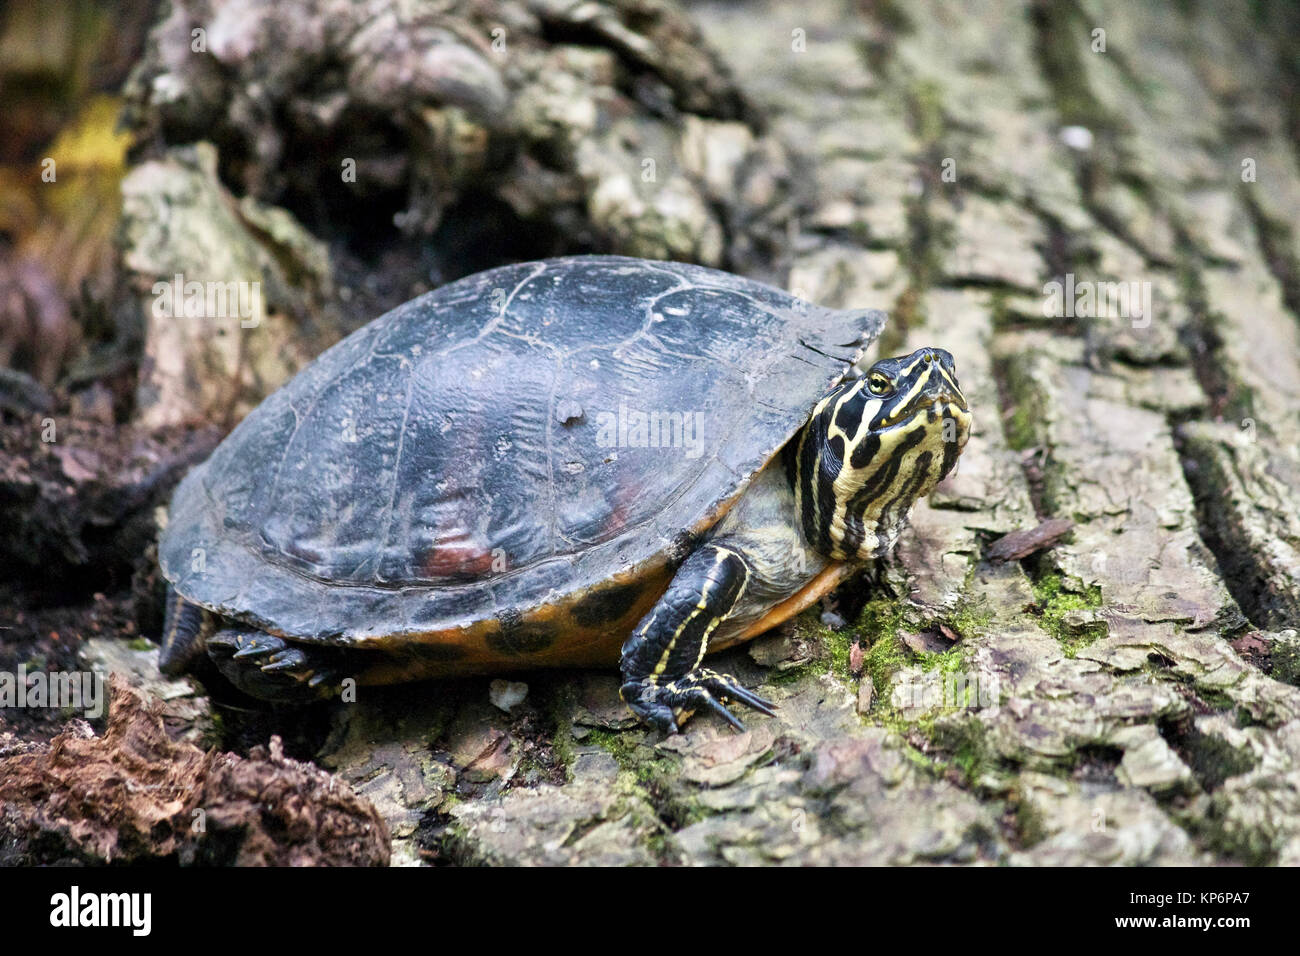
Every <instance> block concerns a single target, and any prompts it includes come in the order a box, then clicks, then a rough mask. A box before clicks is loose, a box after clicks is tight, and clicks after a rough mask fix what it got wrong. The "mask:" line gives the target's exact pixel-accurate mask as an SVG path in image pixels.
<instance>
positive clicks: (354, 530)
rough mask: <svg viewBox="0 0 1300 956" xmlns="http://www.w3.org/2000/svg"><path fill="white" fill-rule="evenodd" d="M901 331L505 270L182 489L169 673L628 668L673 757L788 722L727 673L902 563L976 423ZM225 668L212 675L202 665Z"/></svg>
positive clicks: (686, 270) (283, 680) (471, 283)
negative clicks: (908, 538)
mask: <svg viewBox="0 0 1300 956" xmlns="http://www.w3.org/2000/svg"><path fill="white" fill-rule="evenodd" d="M885 322H886V316H885V314H884V313H883V312H881V311H879V310H874V309H832V308H825V307H821V306H818V305H814V304H812V303H810V302H806V301H803V300H802V299H799V298H797V297H796V296H794V295H792V294H790V293H787V292H785V291H783V290H781V289H779V288H776V287H774V286H771V285H768V284H765V283H762V282H759V281H756V280H753V279H748V278H743V277H740V276H736V275H732V274H729V273H727V272H724V271H720V270H716V269H711V268H707V267H704V266H699V265H692V264H685V263H676V262H666V261H652V260H642V259H634V258H628V257H623V256H604V255H582V256H571V257H563V258H555V259H546V260H541V261H537V262H526V263H519V264H513V265H506V266H502V267H500V268H496V269H492V270H489V271H486V272H482V273H479V274H476V275H471V276H469V277H467V278H463V279H459V280H457V281H454V282H451V283H449V284H447V285H444V286H442V287H440V288H438V289H435V290H434V291H431V292H428V293H426V294H424V295H421V296H419V297H418V298H415V299H412V300H411V301H409V302H407V303H405V304H403V305H400V306H398V307H397V308H395V309H393V310H392V311H390V312H388V313H386V314H384V315H383V316H381V317H379V318H378V319H375V320H374V321H372V322H370V323H369V324H367V325H365V326H363V327H361V328H360V329H358V330H357V331H355V332H354V333H352V334H351V335H349V336H347V337H346V338H344V339H342V340H341V341H340V342H338V343H337V344H335V345H334V346H332V347H331V348H329V349H328V350H326V351H325V352H323V353H322V354H321V355H320V356H319V357H318V358H316V359H315V360H314V361H313V362H312V363H310V364H309V365H308V366H306V367H305V368H303V369H302V370H301V371H300V372H299V373H298V374H297V375H296V376H295V377H293V378H292V379H291V380H290V381H289V382H288V383H287V384H285V385H284V386H282V387H281V388H280V389H279V390H277V391H275V392H274V393H272V394H271V395H270V396H269V397H267V398H266V399H265V400H264V401H263V402H262V403H261V404H260V405H258V406H257V407H256V408H255V409H254V410H253V411H252V412H251V413H249V414H248V415H247V417H245V418H244V420H243V421H242V422H240V423H239V424H238V426H236V427H235V428H234V429H233V431H231V433H230V434H229V435H228V436H227V437H226V438H225V440H224V441H223V442H222V443H221V444H220V445H219V446H218V447H217V448H216V449H215V450H214V451H213V453H212V454H211V456H210V457H209V458H208V459H207V460H206V461H204V462H202V463H201V464H199V465H197V466H196V467H194V468H193V469H192V470H191V471H190V472H189V473H188V474H187V475H186V477H185V478H184V480H183V481H182V482H181V483H180V484H179V485H178V487H177V489H176V491H175V493H174V495H173V497H172V500H171V504H170V509H169V512H168V515H167V519H166V524H165V527H164V529H163V531H162V533H161V536H160V539H159V565H160V568H161V571H162V575H163V577H165V579H166V582H167V597H166V609H165V622H164V631H163V634H162V639H161V645H162V646H161V653H160V658H159V660H160V668H161V670H162V671H163V672H164V673H166V674H169V675H175V674H180V673H182V672H185V671H188V670H193V669H195V667H196V666H197V665H198V664H199V663H200V661H201V660H202V659H203V656H204V655H205V654H206V656H207V658H209V659H210V660H211V661H212V662H213V663H215V665H216V669H217V670H218V671H220V673H221V674H222V675H224V677H225V678H226V679H228V680H229V681H230V682H231V683H233V684H234V685H235V686H236V687H237V688H239V689H240V690H241V691H243V692H245V693H247V694H249V695H252V696H254V697H257V698H262V699H264V700H270V701H290V702H293V701H303V700H310V699H314V698H319V697H329V696H333V695H336V694H339V693H340V689H341V688H351V689H352V690H353V691H355V688H356V687H358V686H362V685H372V684H386V683H398V682H403V681H410V680H422V679H427V678H436V677H450V676H457V675H468V674H486V673H496V672H517V671H523V670H529V669H533V668H544V667H611V668H612V666H613V665H615V664H618V665H619V666H620V668H621V674H622V682H621V686H620V690H619V694H620V697H621V698H622V700H623V701H624V702H625V704H626V705H627V706H628V708H630V710H631V711H632V713H633V714H635V715H636V717H638V718H640V719H641V720H642V721H643V722H645V723H647V724H649V725H651V726H653V727H655V728H658V729H660V730H662V731H664V732H666V733H673V732H676V731H678V730H679V729H680V727H681V726H682V724H683V722H684V721H685V720H686V719H688V718H689V717H690V716H691V715H692V714H694V713H696V712H699V711H702V710H708V711H712V712H714V713H716V714H718V715H719V717H721V719H723V720H725V721H727V722H728V723H729V724H731V725H732V726H733V727H735V728H737V729H740V728H742V727H743V724H742V723H741V722H740V720H739V719H738V718H737V717H736V716H735V714H733V713H732V712H731V709H730V707H729V705H731V704H732V703H733V702H734V703H737V704H741V705H744V706H746V707H749V708H752V709H754V710H756V711H759V712H762V713H766V714H771V713H773V704H772V703H771V702H770V701H767V700H765V699H763V698H762V697H760V696H758V695H757V694H755V693H753V692H752V691H750V690H749V689H747V688H746V687H744V686H742V685H741V683H740V682H739V681H737V680H736V679H734V678H733V677H730V676H728V675H725V674H721V673H718V672H716V671H714V670H712V669H710V668H708V667H706V666H704V657H705V654H706V653H711V652H714V651H718V650H722V649H724V648H726V647H729V646H732V645H734V644H737V643H738V642H741V641H745V640H748V639H750V638H752V637H754V636H756V635H758V634H761V633H763V632H764V631H767V630H769V629H770V628H772V627H774V626H776V625H777V624H779V623H781V622H782V621H785V620H786V619H788V618H790V617H791V616H793V615H795V614H797V613H798V612H800V611H801V610H803V609H804V608H806V607H808V606H809V605H810V604H812V603H814V602H815V601H817V600H818V599H819V598H820V597H822V596H823V595H825V594H826V593H827V592H829V591H830V590H831V589H833V588H835V587H836V586H837V585H838V584H839V583H840V582H842V581H844V580H845V579H846V577H847V576H848V575H849V574H850V573H852V572H853V571H854V570H855V569H857V568H859V567H860V566H862V565H863V563H864V562H869V561H873V560H875V559H879V558H882V557H884V556H887V555H888V553H889V552H890V550H891V549H892V547H893V545H894V543H895V541H896V540H897V538H898V536H899V534H900V532H901V531H902V529H903V528H904V526H905V525H906V522H907V520H908V515H909V513H910V511H911V508H912V506H913V504H914V503H915V502H916V501H917V500H918V499H920V498H922V497H924V496H926V495H928V494H929V492H930V491H931V490H932V489H933V488H934V486H935V485H936V484H937V483H938V482H939V481H941V480H942V479H943V478H944V477H945V476H947V475H948V474H949V473H950V472H951V471H952V469H953V467H954V465H955V464H956V462H957V459H958V456H959V455H960V454H961V451H962V449H963V448H964V447H965V445H966V442H967V439H968V437H969V434H970V428H971V421H972V419H971V413H970V409H969V406H968V404H967V401H966V398H965V396H964V395H963V393H962V390H961V388H960V386H959V384H958V379H957V373H956V368H955V365H954V360H953V357H952V355H951V354H949V353H948V352H947V351H944V350H943V349H939V348H920V349H917V350H916V351H913V352H912V353H911V354H908V355H905V356H898V357H892V358H884V359H881V360H879V361H876V362H875V363H874V364H872V365H870V367H868V368H865V370H864V369H863V367H862V364H863V362H864V359H863V355H864V353H865V350H866V349H867V347H868V346H870V345H871V344H872V343H873V342H874V341H875V340H876V339H877V338H878V337H879V335H880V333H881V331H882V329H883V328H884V326H885ZM205 666H206V665H205Z"/></svg>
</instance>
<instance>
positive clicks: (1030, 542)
mask: <svg viewBox="0 0 1300 956" xmlns="http://www.w3.org/2000/svg"><path fill="white" fill-rule="evenodd" d="M1073 527H1074V522H1073V521H1071V520H1069V519H1068V518H1050V519H1049V520H1047V521H1044V522H1043V523H1042V524H1040V525H1039V526H1038V527H1037V528H1030V529H1027V530H1020V531H1012V532H1011V533H1010V534H1006V535H1003V536H1002V537H1001V538H998V540H996V541H994V542H993V544H991V545H990V546H989V549H988V551H987V552H986V553H987V555H988V559H989V560H990V561H1019V560H1020V559H1021V558H1026V557H1028V556H1029V555H1031V554H1033V553H1034V552H1035V551H1043V550H1046V549H1047V548H1050V547H1052V546H1053V545H1055V544H1056V542H1057V541H1059V540H1060V539H1061V538H1062V537H1063V536H1064V535H1065V533H1066V532H1068V531H1069V530H1070V529H1071V528H1073Z"/></svg>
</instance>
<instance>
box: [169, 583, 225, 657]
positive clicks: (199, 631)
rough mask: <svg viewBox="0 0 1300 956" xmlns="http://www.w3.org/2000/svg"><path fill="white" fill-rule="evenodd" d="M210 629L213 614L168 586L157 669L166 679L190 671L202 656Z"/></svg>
mask: <svg viewBox="0 0 1300 956" xmlns="http://www.w3.org/2000/svg"><path fill="white" fill-rule="evenodd" d="M212 628H213V620H212V615H211V614H210V613H208V611H206V610H204V609H203V608H201V607H199V606H198V605H197V604H191V603H190V602H189V601H187V600H185V598H183V597H181V596H180V594H178V593H177V592H176V589H175V588H173V587H170V586H168V588H167V608H166V611H165V616H164V618H163V632H162V640H161V644H162V649H161V650H160V651H159V652H158V670H160V671H162V672H163V673H164V674H166V675H167V676H168V677H179V676H180V675H181V674H184V673H186V672H187V671H189V670H190V669H191V668H192V666H193V664H194V662H195V661H196V660H198V659H199V657H200V656H202V654H203V645H204V642H205V639H206V638H207V636H208V635H209V634H210V633H211V632H212Z"/></svg>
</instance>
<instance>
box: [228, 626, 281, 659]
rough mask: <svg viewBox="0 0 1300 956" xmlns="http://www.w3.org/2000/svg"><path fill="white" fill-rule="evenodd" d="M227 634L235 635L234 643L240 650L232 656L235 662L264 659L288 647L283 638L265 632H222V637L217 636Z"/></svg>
mask: <svg viewBox="0 0 1300 956" xmlns="http://www.w3.org/2000/svg"><path fill="white" fill-rule="evenodd" d="M225 634H230V635H233V636H234V640H233V643H234V645H236V646H237V647H238V648H239V649H238V650H237V651H235V652H234V653H233V654H231V655H230V656H231V657H232V658H234V659H235V660H244V659H245V658H249V657H264V656H266V655H267V654H273V653H275V652H276V651H280V650H283V649H284V648H286V647H288V645H287V644H286V643H285V641H284V639H283V638H279V637H273V636H272V635H270V634H267V633H266V632H265V631H255V632H242V631H222V632H221V635H217V636H218V637H220V636H222V635H225ZM214 640H215V638H214Z"/></svg>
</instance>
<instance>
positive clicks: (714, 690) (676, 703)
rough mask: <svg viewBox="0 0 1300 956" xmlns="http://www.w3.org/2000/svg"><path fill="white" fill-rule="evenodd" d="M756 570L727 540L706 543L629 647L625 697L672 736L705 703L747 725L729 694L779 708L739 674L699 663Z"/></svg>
mask: <svg viewBox="0 0 1300 956" xmlns="http://www.w3.org/2000/svg"><path fill="white" fill-rule="evenodd" d="M750 574H751V572H750V568H749V566H748V564H746V562H745V559H744V557H743V556H742V555H741V554H740V552H738V551H735V550H732V549H731V548H728V547H725V546H724V545H721V544H706V545H704V546H703V547H701V548H699V549H698V550H696V551H695V552H693V553H692V554H691V556H690V557H689V558H687V559H686V561H685V562H684V563H683V564H682V566H681V567H680V568H679V569H678V570H677V574H676V575H675V576H674V577H673V580H672V583H671V584H670V585H669V586H668V590H667V592H666V593H665V594H664V596H663V597H662V598H660V599H659V603H658V604H656V605H655V606H654V607H653V608H651V609H650V613H649V614H647V615H646V616H645V617H644V618H642V619H641V623H640V624H638V625H637V627H636V630H635V631H633V632H632V636H631V637H629V638H628V639H627V642H626V643H625V644H624V645H623V658H622V668H623V686H622V687H621V688H620V689H619V696H620V697H622V698H623V701H624V702H625V703H626V704H627V705H628V707H630V708H631V710H632V713H634V714H636V715H637V716H638V717H640V718H641V719H642V720H644V721H645V722H646V723H648V724H651V725H652V726H654V727H657V728H658V729H660V730H663V731H665V732H666V733H675V732H676V731H677V729H678V727H679V726H680V725H681V724H682V723H683V722H684V721H685V720H686V719H687V718H688V717H690V715H691V714H692V713H694V712H695V711H696V710H699V709H700V708H708V709H709V710H712V711H713V712H714V713H716V714H718V715H719V716H721V717H722V718H723V719H724V720H726V721H727V722H728V723H729V724H731V726H733V727H735V728H736V729H737V730H744V729H745V728H744V725H743V724H741V722H740V721H739V720H737V719H736V718H735V717H734V716H733V715H732V713H731V712H730V711H729V710H727V708H726V707H725V706H724V702H725V701H726V700H728V699H729V698H731V699H735V700H737V701H739V702H740V703H742V704H744V705H746V706H747V707H752V708H754V709H755V710H758V711H762V712H763V713H765V714H772V713H773V711H772V704H771V703H770V702H768V701H766V700H764V699H763V698H761V697H758V696H757V695H755V694H752V693H750V692H749V691H748V690H746V689H745V688H743V687H741V686H740V685H739V684H738V683H736V680H735V679H734V678H732V677H728V676H726V675H723V674H718V673H716V672H714V671H711V670H707V669H704V668H701V667H700V661H701V660H703V659H704V653H705V651H706V650H708V646H709V635H711V634H712V633H713V632H714V630H716V629H717V627H718V625H720V624H721V623H722V622H723V621H725V620H726V619H727V617H728V615H730V614H731V613H732V612H733V611H734V610H735V609H736V608H737V606H738V605H739V604H740V602H741V600H742V598H743V597H744V595H745V588H746V586H747V585H748V583H749V580H750Z"/></svg>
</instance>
